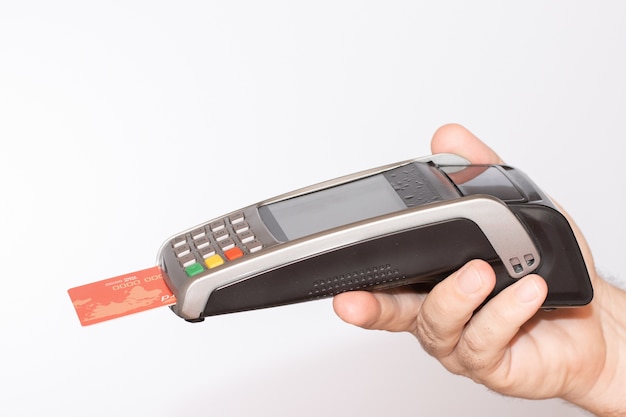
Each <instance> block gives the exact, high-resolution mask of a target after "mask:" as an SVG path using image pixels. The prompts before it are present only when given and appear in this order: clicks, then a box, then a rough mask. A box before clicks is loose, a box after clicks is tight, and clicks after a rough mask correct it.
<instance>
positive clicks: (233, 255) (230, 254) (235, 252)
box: [224, 246, 243, 261]
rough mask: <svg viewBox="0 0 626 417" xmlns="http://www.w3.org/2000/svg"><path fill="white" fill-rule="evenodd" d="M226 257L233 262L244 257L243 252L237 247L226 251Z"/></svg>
mask: <svg viewBox="0 0 626 417" xmlns="http://www.w3.org/2000/svg"><path fill="white" fill-rule="evenodd" d="M224 256H226V259H228V260H229V261H232V260H233V259H237V258H241V257H242V256H243V251H242V250H241V249H240V248H238V247H236V246H235V247H234V248H232V249H228V250H227V251H225V252H224Z"/></svg>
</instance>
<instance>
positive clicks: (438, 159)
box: [258, 153, 470, 206]
mask: <svg viewBox="0 0 626 417" xmlns="http://www.w3.org/2000/svg"><path fill="white" fill-rule="evenodd" d="M413 162H423V163H427V162H433V163H434V164H437V165H470V162H469V161H468V160H467V159H465V158H463V157H461V156H459V155H455V154H452V153H439V154H435V155H428V156H422V157H419V158H413V159H407V160H406V161H401V162H396V163H394V164H388V165H383V166H380V167H376V168H372V169H368V170H365V171H360V172H355V173H353V174H350V175H344V176H343V177H338V178H334V179H332V180H328V181H324V182H320V183H318V184H313V185H310V186H308V187H304V188H300V189H297V190H294V191H291V192H288V193H285V194H281V195H279V196H276V197H273V198H270V199H269V200H264V201H261V202H260V203H259V204H258V205H259V206H262V205H266V204H272V203H276V202H279V201H282V200H287V199H290V198H293V197H298V196H301V195H304V194H309V193H312V192H315V191H320V190H324V189H326V188H329V187H333V186H335V185H340V184H344V183H346V182H350V181H355V180H358V179H361V178H364V177H368V176H370V175H375V174H380V173H381V172H386V171H389V170H391V169H394V168H398V167H401V166H404V165H409V164H412V163H413Z"/></svg>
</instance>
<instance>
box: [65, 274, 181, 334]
mask: <svg viewBox="0 0 626 417" xmlns="http://www.w3.org/2000/svg"><path fill="white" fill-rule="evenodd" d="M67 292H68V294H69V296H70V298H71V300H72V303H73V304H74V308H75V309H76V313H77V314H78V319H79V320H80V323H81V324H82V325H83V326H88V325H90V324H96V323H100V322H103V321H107V320H111V319H114V318H117V317H123V316H127V315H129V314H134V313H138V312H140V311H145V310H150V309H152V308H156V307H161V306H165V305H171V304H174V303H176V297H175V296H174V294H172V291H171V290H170V289H169V288H168V286H167V285H166V284H165V280H164V279H163V272H162V271H161V268H159V267H158V266H155V267H152V268H148V269H144V270H141V271H137V272H132V273H130V274H125V275H120V276H118V277H114V278H109V279H105V280H102V281H97V282H92V283H91V284H86V285H81V286H80V287H75V288H71V289H69V290H68V291H67Z"/></svg>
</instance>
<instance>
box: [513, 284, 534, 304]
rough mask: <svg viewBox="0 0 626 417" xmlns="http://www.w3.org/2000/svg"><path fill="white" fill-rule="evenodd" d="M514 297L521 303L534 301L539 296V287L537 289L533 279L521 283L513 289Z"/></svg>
mask: <svg viewBox="0 0 626 417" xmlns="http://www.w3.org/2000/svg"><path fill="white" fill-rule="evenodd" d="M515 296H516V297H517V300H518V301H520V302H522V303H529V302H531V301H534V300H535V299H536V298H537V297H538V296H539V287H537V283H536V282H535V279H527V280H524V281H522V282H521V283H520V285H518V287H517V288H516V289H515Z"/></svg>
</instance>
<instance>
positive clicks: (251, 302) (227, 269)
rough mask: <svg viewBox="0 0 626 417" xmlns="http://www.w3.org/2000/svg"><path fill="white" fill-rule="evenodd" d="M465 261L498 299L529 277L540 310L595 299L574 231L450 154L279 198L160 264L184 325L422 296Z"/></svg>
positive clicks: (524, 192) (510, 180)
mask: <svg viewBox="0 0 626 417" xmlns="http://www.w3.org/2000/svg"><path fill="white" fill-rule="evenodd" d="M472 259H483V260H485V261H487V262H489V263H490V264H491V265H492V267H493V268H494V269H495V271H496V275H497V284H496V288H495V289H494V292H493V294H492V296H493V295H495V294H496V293H498V292H499V291H501V290H502V289H503V288H505V287H507V286H508V285H510V284H512V283H514V282H515V281H516V280H517V279H519V278H521V277H523V276H525V275H527V274H529V273H538V274H540V275H541V276H543V277H544V278H545V280H546V281H547V283H548V296H547V299H546V300H545V303H544V306H543V307H544V308H558V307H574V306H582V305H585V304H587V303H589V302H590V301H591V299H592V297H593V290H592V287H591V283H590V279H589V275H588V272H587V268H586V265H585V262H584V259H583V256H582V254H581V251H580V249H579V247H578V243H577V241H576V238H575V237H574V234H573V232H572V228H571V227H570V225H569V223H568V221H567V220H566V218H565V217H564V216H563V215H562V214H561V213H560V212H559V210H558V208H557V207H556V206H555V205H554V204H553V203H552V202H551V201H550V199H549V198H548V197H547V196H546V195H545V194H544V193H543V192H542V191H541V190H540V189H539V188H538V187H537V186H536V185H535V184H534V183H533V182H532V181H531V180H530V179H529V178H528V177H527V176H526V175H525V174H524V173H523V172H521V171H520V170H519V169H516V168H514V167H511V166H507V165H471V164H469V163H468V161H466V160H465V159H463V158H461V157H459V156H456V155H451V154H438V155H432V156H428V157H424V158H417V159H412V160H408V161H402V162H399V163H395V164H391V165H386V166H383V167H378V168H374V169H370V170H367V171H363V172H359V173H355V174H352V175H347V176H344V177H341V178H338V179H335V180H331V181H327V182H323V183H320V184H316V185H312V186H310V187H306V188H303V189H299V190H296V191H293V192H290V193H287V194H283V195H280V196H278V197H274V198H271V199H268V200H265V201H262V202H260V203H257V204H253V205H250V206H248V207H244V208H242V209H239V210H235V211H233V212H231V213H228V214H226V215H223V216H220V217H216V218H213V219H211V220H209V221H207V222H205V223H203V224H200V225H197V226H195V227H192V228H190V229H188V230H186V231H184V232H181V233H179V234H177V235H175V236H173V237H171V238H170V239H168V240H167V241H166V242H165V243H164V244H163V245H162V247H161V249H160V250H159V254H158V264H159V266H160V267H161V269H162V270H163V272H164V278H165V280H166V282H167V285H168V287H169V288H170V289H171V290H172V292H173V293H174V295H175V296H176V304H175V305H174V306H172V310H173V311H174V312H175V313H176V314H177V315H179V316H180V317H182V318H184V319H186V320H188V321H192V322H194V321H201V320H203V319H204V318H205V317H207V316H213V315H218V314H225V313H233V312H239V311H245V310H252V309H258V308H265V307H273V306H279V305H284V304H290V303H296V302H302V301H308V300H315V299H320V298H324V297H332V296H334V295H336V294H339V293H341V292H344V291H354V290H370V291H371V290H381V289H386V288H392V287H398V286H405V285H412V286H415V287H416V289H417V290H420V289H421V290H428V289H429V288H430V287H432V285H435V284H436V283H437V282H439V281H441V280H442V279H443V278H445V277H446V276H448V275H449V274H450V273H451V272H453V271H455V270H456V269H458V268H459V267H461V266H462V265H463V264H465V263H466V262H468V261H470V260H472Z"/></svg>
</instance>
